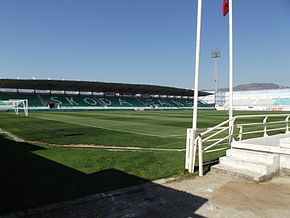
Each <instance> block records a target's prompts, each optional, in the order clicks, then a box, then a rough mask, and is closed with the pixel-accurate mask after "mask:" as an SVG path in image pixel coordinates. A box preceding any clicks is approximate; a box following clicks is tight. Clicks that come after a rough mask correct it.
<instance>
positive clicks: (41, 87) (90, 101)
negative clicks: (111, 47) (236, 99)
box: [0, 79, 214, 110]
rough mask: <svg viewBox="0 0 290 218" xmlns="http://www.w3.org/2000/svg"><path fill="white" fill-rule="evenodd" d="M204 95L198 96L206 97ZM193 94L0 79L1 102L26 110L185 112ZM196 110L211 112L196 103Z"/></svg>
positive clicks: (165, 89)
mask: <svg viewBox="0 0 290 218" xmlns="http://www.w3.org/2000/svg"><path fill="white" fill-rule="evenodd" d="M206 95H208V93H207V92H199V96H206ZM192 96H193V90H188V89H180V88H173V87H166V86H156V85H140V84H125V83H105V82H85V81H69V80H26V79H0V100H1V102H2V106H3V107H2V106H1V105H0V107H2V108H4V109H7V107H4V106H5V104H4V102H7V101H9V100H10V101H15V100H28V109H29V110H186V109H192V101H193V100H192ZM198 107H199V109H214V107H212V105H209V104H207V103H205V102H203V101H201V100H200V101H199V104H198Z"/></svg>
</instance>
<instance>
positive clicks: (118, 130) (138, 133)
mask: <svg viewBox="0 0 290 218" xmlns="http://www.w3.org/2000/svg"><path fill="white" fill-rule="evenodd" d="M34 117H35V116H34ZM35 118H39V119H43V120H53V121H59V122H63V123H71V124H75V125H80V126H87V127H93V128H99V129H105V130H111V131H116V132H126V133H132V134H137V135H145V136H153V137H160V138H170V137H177V136H184V135H185V134H182V135H167V136H162V135H155V134H149V133H142V132H133V131H129V130H120V129H112V128H107V127H101V126H95V125H90V124H83V123H77V122H72V121H64V120H55V119H49V118H44V117H38V116H36V117H35Z"/></svg>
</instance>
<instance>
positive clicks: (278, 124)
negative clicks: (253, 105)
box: [185, 114, 290, 176]
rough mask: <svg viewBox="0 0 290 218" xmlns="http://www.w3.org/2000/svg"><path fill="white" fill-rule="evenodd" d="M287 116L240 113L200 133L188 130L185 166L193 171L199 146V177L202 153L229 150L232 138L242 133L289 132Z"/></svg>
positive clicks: (266, 133)
mask: <svg viewBox="0 0 290 218" xmlns="http://www.w3.org/2000/svg"><path fill="white" fill-rule="evenodd" d="M289 117H290V114H266V115H239V116H235V117H233V118H232V119H229V120H226V121H224V122H222V123H220V124H218V125H216V126H214V127H212V128H209V129H207V130H206V131H204V132H202V133H199V134H197V133H196V132H195V131H194V130H193V129H187V139H186V158H185V159H186V161H185V168H186V169H188V171H189V172H190V173H193V172H194V166H195V159H196V156H197V155H196V152H197V149H198V160H199V161H198V162H199V163H198V165H199V175H200V176H202V175H203V156H204V154H205V153H210V152H217V151H222V150H226V149H229V148H230V147H231V143H232V142H233V141H241V140H243V138H244V137H243V136H247V138H257V137H261V136H262V137H267V136H269V133H270V132H271V133H272V135H274V134H280V133H289ZM253 119H255V120H254V121H253ZM260 119H261V120H260ZM270 119H274V120H272V121H270ZM251 121H252V122H251ZM259 134H262V135H259ZM250 135H252V136H250Z"/></svg>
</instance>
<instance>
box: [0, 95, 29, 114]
mask: <svg viewBox="0 0 290 218" xmlns="http://www.w3.org/2000/svg"><path fill="white" fill-rule="evenodd" d="M10 110H14V111H15V113H16V114H17V115H18V114H19V110H23V112H24V114H25V116H28V100H27V99H9V100H0V111H10Z"/></svg>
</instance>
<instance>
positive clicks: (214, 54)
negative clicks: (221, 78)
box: [211, 49, 221, 107]
mask: <svg viewBox="0 0 290 218" xmlns="http://www.w3.org/2000/svg"><path fill="white" fill-rule="evenodd" d="M220 57H221V52H220V51H219V50H218V49H214V50H212V52H211V58H213V59H214V105H215V107H216V103H217V92H218V58H220Z"/></svg>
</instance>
